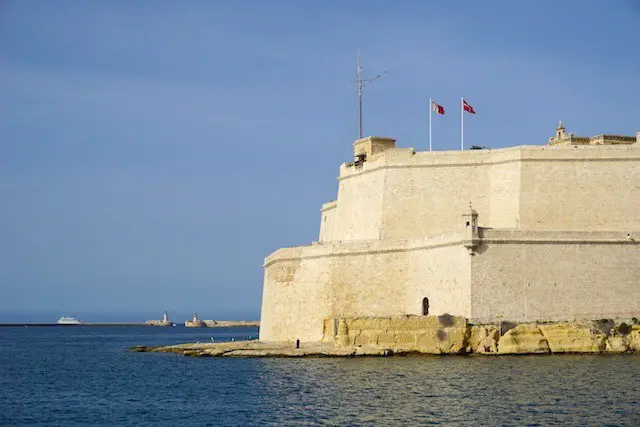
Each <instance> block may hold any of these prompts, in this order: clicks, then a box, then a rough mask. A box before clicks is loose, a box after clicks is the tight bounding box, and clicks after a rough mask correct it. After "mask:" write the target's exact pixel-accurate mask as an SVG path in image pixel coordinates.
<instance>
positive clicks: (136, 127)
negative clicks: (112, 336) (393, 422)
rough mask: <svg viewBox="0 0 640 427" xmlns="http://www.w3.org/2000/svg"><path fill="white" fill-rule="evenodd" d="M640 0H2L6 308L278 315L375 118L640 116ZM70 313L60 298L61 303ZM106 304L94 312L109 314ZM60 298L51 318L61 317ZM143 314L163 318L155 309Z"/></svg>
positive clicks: (414, 133) (605, 127)
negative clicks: (265, 278)
mask: <svg viewBox="0 0 640 427" xmlns="http://www.w3.org/2000/svg"><path fill="white" fill-rule="evenodd" d="M638 22H640V2H637V1H634V0H627V1H624V0H620V1H615V2H610V1H604V0H602V1H578V0H576V1H564V2H555V1H519V2H514V1H495V2H478V1H450V2H449V1H448V2H443V1H438V2H432V1H397V2H390V1H385V2H383V1H350V2H344V1H323V2H311V1H302V0H301V1H286V2H285V1H281V2H278V1H269V2H266V1H242V0H240V1H183V2H170V1H134V2H126V1H111V2H98V1H57V2H51V1H6V0H5V1H2V2H0V312H1V313H0V320H2V319H8V318H10V317H11V316H16V315H17V314H16V311H23V312H38V311H39V312H44V313H50V314H51V316H54V315H57V314H58V313H62V312H64V313H76V314H79V315H83V316H85V317H86V318H87V320H91V319H92V318H95V319H97V318H98V317H100V316H102V315H104V313H112V314H113V313H116V314H117V316H120V317H127V318H136V316H141V317H144V316H146V315H147V314H149V313H157V316H160V315H161V313H162V311H163V310H165V309H167V310H170V312H172V313H177V314H178V315H179V316H182V317H185V316H187V315H188V314H189V313H190V312H193V311H198V312H199V313H200V314H201V317H204V318H212V319H224V318H227V319H229V318H258V316H259V310H260V301H261V289H262V262H263V259H264V257H265V256H266V255H268V254H269V253H270V252H272V251H273V250H275V249H277V248H279V247H283V246H293V245H298V244H307V243H310V242H311V241H314V240H316V239H317V233H318V227H319V218H320V211H319V209H320V205H321V204H322V203H324V202H327V201H330V200H333V199H334V198H335V196H336V190H337V182H336V177H337V173H338V167H339V165H340V163H341V162H343V161H349V160H350V157H351V156H350V154H351V150H352V148H351V143H352V141H353V140H354V139H355V137H356V136H357V120H356V109H355V105H356V104H355V101H356V97H355V86H354V85H353V84H352V83H351V82H350V81H351V80H353V79H354V78H355V72H356V63H355V54H356V46H357V45H358V44H360V45H361V46H362V58H363V64H364V70H365V74H366V75H368V76H373V75H375V74H378V73H379V72H382V71H387V74H386V75H385V76H384V77H383V78H381V79H380V80H378V81H377V82H376V83H375V84H373V85H371V86H370V87H369V88H368V89H367V91H366V93H365V111H364V123H365V125H364V128H365V132H364V133H365V134H367V135H370V134H375V135H382V136H391V137H395V138H397V139H398V145H399V146H413V147H415V148H416V149H417V150H424V149H426V148H427V147H428V139H427V135H428V125H427V123H428V120H427V119H428V98H429V97H433V98H434V99H435V100H436V101H437V102H438V103H440V104H442V105H444V106H445V107H446V108H447V114H446V115H445V116H444V117H434V128H433V138H434V140H433V142H434V148H435V149H439V150H451V149H456V148H457V147H458V146H459V128H460V117H459V109H458V108H459V102H460V97H461V96H464V97H465V98H466V99H468V100H469V102H470V103H471V104H472V105H473V106H474V107H475V109H476V111H477V112H478V114H477V115H476V116H467V117H466V118H465V144H466V145H467V146H469V145H471V144H478V145H484V146H487V147H504V146H510V145H519V144H543V143H544V142H546V140H547V138H548V137H549V136H551V135H552V134H553V131H554V127H555V124H556V123H557V121H558V120H560V119H561V120H564V122H565V124H566V125H567V128H568V130H569V131H574V132H575V133H576V134H577V135H586V136H589V135H595V134H599V133H617V134H627V135H634V134H635V132H636V131H640V104H639V103H638V100H639V99H640V85H639V83H640V81H639V79H640V55H639V53H638V52H640V32H638V30H637V28H638ZM47 315H49V314H47ZM92 316H93V317H92ZM42 320H46V319H42ZM142 320H143V319H142Z"/></svg>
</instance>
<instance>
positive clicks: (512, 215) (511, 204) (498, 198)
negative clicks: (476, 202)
mask: <svg viewBox="0 0 640 427" xmlns="http://www.w3.org/2000/svg"><path fill="white" fill-rule="evenodd" d="M488 169H489V170H488V174H489V183H490V184H489V218H488V219H487V220H483V218H482V216H480V215H481V214H482V212H481V211H478V214H479V217H478V222H479V224H480V225H481V226H482V224H483V223H485V222H486V223H487V224H488V225H489V226H490V227H497V228H498V227H499V228H516V227H518V226H519V224H520V196H521V182H522V175H521V173H522V163H521V162H519V161H518V162H506V163H496V164H494V165H492V166H491V168H488ZM474 209H475V206H474ZM476 211H477V209H476Z"/></svg>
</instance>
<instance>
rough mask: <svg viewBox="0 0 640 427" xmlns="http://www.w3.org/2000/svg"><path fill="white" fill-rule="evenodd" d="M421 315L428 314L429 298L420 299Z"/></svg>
mask: <svg viewBox="0 0 640 427" xmlns="http://www.w3.org/2000/svg"><path fill="white" fill-rule="evenodd" d="M422 315H423V316H428V315H429V298H423V299H422Z"/></svg>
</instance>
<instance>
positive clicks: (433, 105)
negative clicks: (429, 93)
mask: <svg viewBox="0 0 640 427" xmlns="http://www.w3.org/2000/svg"><path fill="white" fill-rule="evenodd" d="M431 111H433V112H434V113H438V114H440V115H443V116H444V107H443V106H442V105H438V104H436V103H435V102H433V101H431Z"/></svg>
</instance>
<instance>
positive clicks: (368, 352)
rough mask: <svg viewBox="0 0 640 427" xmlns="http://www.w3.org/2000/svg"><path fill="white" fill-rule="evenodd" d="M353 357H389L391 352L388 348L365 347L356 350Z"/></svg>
mask: <svg viewBox="0 0 640 427" xmlns="http://www.w3.org/2000/svg"><path fill="white" fill-rule="evenodd" d="M354 355H355V356H391V355H393V351H392V350H390V349H388V348H381V347H378V346H371V345H366V346H362V347H358V348H356V352H355V354H354Z"/></svg>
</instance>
